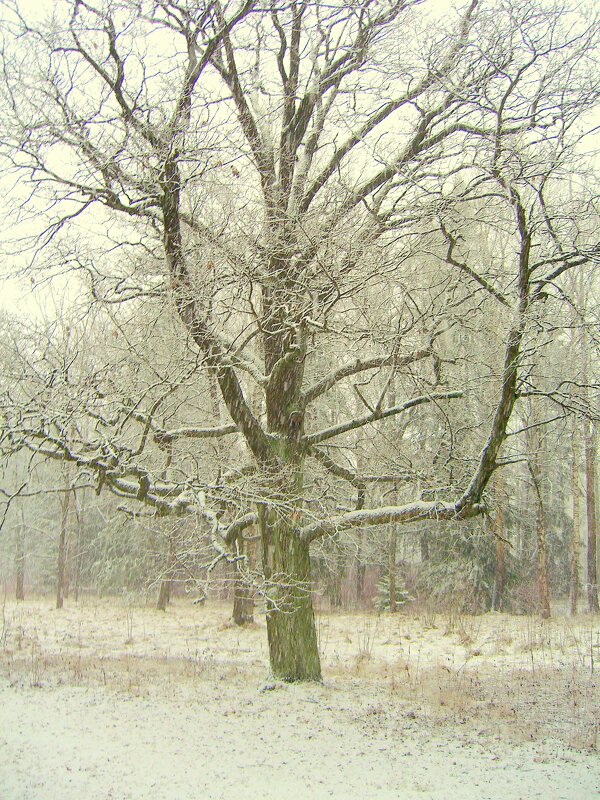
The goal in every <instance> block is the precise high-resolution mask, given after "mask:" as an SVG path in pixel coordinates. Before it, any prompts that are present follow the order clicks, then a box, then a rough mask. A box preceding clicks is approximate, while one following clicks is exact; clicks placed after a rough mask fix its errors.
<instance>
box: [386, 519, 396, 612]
mask: <svg viewBox="0 0 600 800" xmlns="http://www.w3.org/2000/svg"><path fill="white" fill-rule="evenodd" d="M397 544H398V531H397V530H396V526H395V525H394V523H393V522H392V523H391V524H390V538H389V542H388V575H389V601H390V614H395V613H396V611H397V610H398V606H397V604H396V549H397Z"/></svg>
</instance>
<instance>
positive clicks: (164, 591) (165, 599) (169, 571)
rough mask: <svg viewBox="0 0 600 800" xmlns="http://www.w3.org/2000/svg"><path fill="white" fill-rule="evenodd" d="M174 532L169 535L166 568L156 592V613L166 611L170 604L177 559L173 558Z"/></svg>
mask: <svg viewBox="0 0 600 800" xmlns="http://www.w3.org/2000/svg"><path fill="white" fill-rule="evenodd" d="M174 535H175V534H174V532H170V533H169V537H168V538H169V545H168V549H167V558H166V568H165V571H164V575H163V578H162V580H161V582H160V589H159V591H158V600H157V601H156V608H157V610H158V611H166V610H167V606H168V605H169V603H170V602H171V591H172V588H173V576H174V573H175V567H176V564H177V559H176V557H175V543H174V541H173V539H174Z"/></svg>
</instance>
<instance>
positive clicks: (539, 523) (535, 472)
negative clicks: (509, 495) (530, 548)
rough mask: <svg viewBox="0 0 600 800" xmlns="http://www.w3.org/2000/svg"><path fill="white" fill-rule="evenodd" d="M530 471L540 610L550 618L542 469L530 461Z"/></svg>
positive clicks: (541, 613)
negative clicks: (533, 503)
mask: <svg viewBox="0 0 600 800" xmlns="http://www.w3.org/2000/svg"><path fill="white" fill-rule="evenodd" d="M536 452H537V451H536ZM529 472H530V474H531V478H532V481H533V488H534V492H535V497H536V543H537V584H538V610H539V614H540V616H541V617H542V618H543V619H549V618H550V591H549V587H548V555H547V550H546V540H547V535H546V515H545V513H544V502H543V499H542V490H541V474H540V473H541V470H540V468H539V466H538V465H537V464H536V465H532V464H531V463H530V464H529Z"/></svg>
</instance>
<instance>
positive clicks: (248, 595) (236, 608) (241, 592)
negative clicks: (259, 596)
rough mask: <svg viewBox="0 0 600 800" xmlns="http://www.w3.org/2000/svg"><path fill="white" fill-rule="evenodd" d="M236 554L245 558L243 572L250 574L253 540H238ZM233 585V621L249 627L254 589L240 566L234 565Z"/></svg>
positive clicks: (254, 553) (253, 557) (252, 619)
mask: <svg viewBox="0 0 600 800" xmlns="http://www.w3.org/2000/svg"><path fill="white" fill-rule="evenodd" d="M238 552H239V554H240V555H245V556H246V561H245V568H246V569H245V571H246V572H247V573H251V572H252V570H253V568H254V566H255V559H256V543H255V542H254V541H253V540H248V539H244V538H242V537H241V536H240V538H239V539H238ZM234 569H235V583H234V588H233V621H234V622H235V624H236V625H249V624H250V623H252V622H254V589H253V588H252V585H251V584H250V581H249V575H248V574H244V570H243V562H242V566H238V564H236V565H235V566H234Z"/></svg>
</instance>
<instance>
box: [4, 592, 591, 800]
mask: <svg viewBox="0 0 600 800" xmlns="http://www.w3.org/2000/svg"><path fill="white" fill-rule="evenodd" d="M228 616H229V608H228V606H226V605H212V606H208V607H205V608H202V607H198V606H195V607H194V606H190V605H189V604H188V603H185V602H183V601H181V602H178V603H176V604H175V605H174V606H172V607H171V608H170V610H169V611H168V612H167V613H166V614H161V613H160V612H157V611H154V610H152V609H150V608H140V607H136V606H126V605H124V604H117V603H115V602H108V601H107V602H98V601H96V600H94V601H91V600H86V601H84V602H82V603H80V604H79V606H75V605H74V604H73V605H71V606H70V607H68V608H66V609H63V610H62V611H60V612H57V611H54V610H52V608H51V602H50V601H49V600H42V601H30V602H25V603H21V604H14V603H6V605H5V607H4V608H3V609H0V800H55V799H56V800H75V798H77V800H105V799H106V800H108V798H110V799H111V800H146V798H148V799H149V800H150V799H151V800H182V799H183V798H190V800H196V799H198V800H204V799H205V798H207V799H209V800H212V798H214V800H218V799H220V798H223V799H225V798H227V800H236V798H242V797H243V798H245V800H254V798H256V799H257V800H258V799H259V798H260V800H263V799H264V800H269V799H270V798H273V799H275V798H277V800H285V799H286V798H315V799H317V800H318V799H319V798H361V800H362V798H402V799H403V800H405V799H406V800H412V798H436V799H437V798H439V800H448V798H450V799H452V800H454V798H456V800H459V799H460V800H462V799H463V798H464V800H484V799H485V798H494V800H495V799H496V798H498V800H500V799H502V800H504V799H505V798H506V799H507V800H511V799H512V798H515V799H516V798H535V797H543V798H546V800H558V799H559V798H569V799H572V800H587V798H590V799H591V798H595V797H598V796H600V754H599V750H598V749H599V747H600V736H599V716H600V704H599V699H600V689H599V683H598V676H599V672H600V647H598V645H599V644H600V620H598V618H591V617H579V618H578V619H577V620H576V621H575V622H573V621H571V620H569V619H564V618H563V619H557V620H552V621H550V622H541V621H539V620H533V619H527V618H510V617H508V616H505V615H488V616H486V617H478V618H469V617H460V616H454V617H450V618H441V617H438V618H434V617H432V616H431V615H423V616H421V617H419V616H401V615H394V616H392V617H390V616H385V617H380V618H379V619H378V618H377V617H369V616H367V615H364V614H336V615H323V616H321V617H320V618H319V635H320V642H321V650H322V652H323V665H324V683H323V684H322V685H305V686H286V685H281V684H277V683H273V682H270V681H269V680H268V677H267V674H266V663H267V657H266V642H265V631H264V626H263V624H262V623H261V621H259V623H258V624H257V625H256V626H254V627H251V628H249V629H246V630H240V629H238V628H235V627H233V626H231V625H230V624H229V622H228ZM595 661H598V664H595V663H594V662H595Z"/></svg>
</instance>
